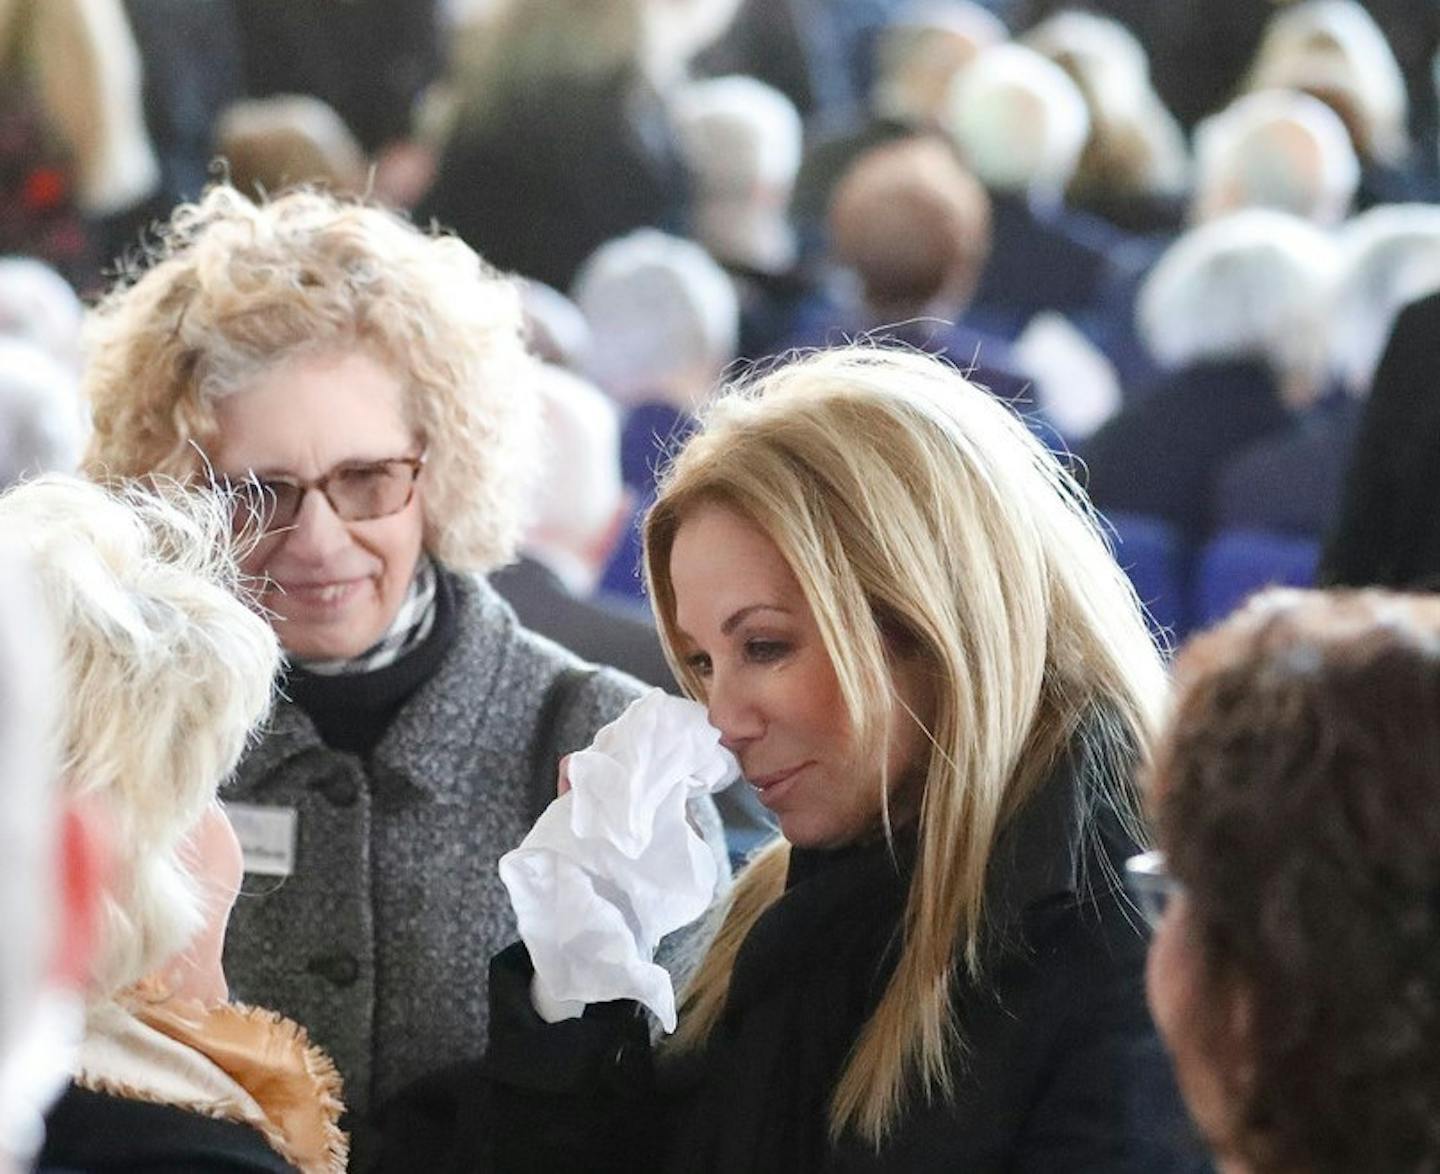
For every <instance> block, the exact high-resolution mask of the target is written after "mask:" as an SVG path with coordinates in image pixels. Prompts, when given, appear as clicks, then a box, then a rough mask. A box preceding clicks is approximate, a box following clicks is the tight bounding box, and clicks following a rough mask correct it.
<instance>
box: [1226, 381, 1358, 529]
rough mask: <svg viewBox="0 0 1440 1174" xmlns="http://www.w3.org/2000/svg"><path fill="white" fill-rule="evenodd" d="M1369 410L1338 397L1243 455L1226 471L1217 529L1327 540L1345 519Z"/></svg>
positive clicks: (1247, 450) (1342, 395) (1350, 400)
mask: <svg viewBox="0 0 1440 1174" xmlns="http://www.w3.org/2000/svg"><path fill="white" fill-rule="evenodd" d="M1362 410H1363V405H1362V404H1361V403H1360V402H1359V401H1357V400H1355V399H1353V398H1351V397H1350V396H1348V395H1346V394H1344V393H1339V394H1336V395H1333V396H1331V397H1329V398H1328V399H1327V400H1325V401H1324V402H1322V403H1319V404H1316V405H1315V407H1314V408H1313V409H1311V410H1310V411H1309V412H1306V413H1305V414H1304V415H1303V416H1301V417H1300V418H1299V419H1297V420H1295V421H1294V423H1292V424H1290V425H1288V426H1287V427H1286V428H1284V429H1283V430H1282V431H1280V432H1277V433H1275V434H1274V435H1273V436H1271V437H1269V438H1267V439H1265V440H1262V441H1260V442H1259V443H1258V444H1252V445H1251V446H1250V447H1249V448H1247V449H1245V450H1244V451H1242V452H1241V453H1240V455H1239V456H1237V457H1235V459H1234V460H1232V461H1230V462H1229V464H1227V465H1226V466H1225V467H1224V469H1223V470H1222V471H1221V474H1220V482H1219V488H1218V490H1217V492H1216V498H1215V524H1216V528H1217V529H1221V530H1230V529H1254V530H1271V531H1275V532H1276V533H1281V534H1295V535H1299V536H1301V537H1304V538H1313V539H1315V540H1316V541H1317V542H1318V541H1320V540H1321V539H1322V538H1324V536H1325V535H1326V533H1328V531H1329V530H1330V527H1331V526H1332V525H1334V523H1335V519H1336V516H1337V515H1338V513H1339V508H1340V491H1341V488H1342V486H1343V484H1344V480H1345V469H1346V466H1347V465H1348V464H1349V461H1350V450H1351V448H1352V446H1353V445H1354V443H1355V433H1356V430H1357V429H1358V427H1359V424H1360V414H1361V412H1362Z"/></svg>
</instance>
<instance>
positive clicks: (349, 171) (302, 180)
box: [215, 94, 369, 199]
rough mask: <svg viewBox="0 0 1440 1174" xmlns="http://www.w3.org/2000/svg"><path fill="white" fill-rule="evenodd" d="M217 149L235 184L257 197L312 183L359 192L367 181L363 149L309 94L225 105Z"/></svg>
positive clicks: (338, 192) (328, 109) (338, 190)
mask: <svg viewBox="0 0 1440 1174" xmlns="http://www.w3.org/2000/svg"><path fill="white" fill-rule="evenodd" d="M215 150H216V153H217V154H218V156H219V158H220V159H221V160H223V161H224V162H225V163H226V164H227V165H228V168H229V177H230V183H231V184H232V185H233V186H234V187H235V189H236V190H237V191H241V192H244V193H245V194H246V195H247V196H250V197H251V198H252V199H262V198H264V197H265V196H267V195H274V194H276V193H278V192H281V191H284V190H285V189H286V188H287V187H294V186H296V185H298V184H308V185H311V186H314V187H321V188H324V189H326V190H327V191H331V192H334V193H335V194H336V195H341V196H344V195H350V196H358V195H361V194H363V193H364V190H365V186H366V183H367V181H368V170H369V168H368V166H367V164H366V160H365V155H364V152H362V151H361V149H360V144H359V143H358V142H357V141H356V139H355V136H354V135H353V134H351V133H350V128H349V127H347V126H346V125H345V123H344V122H343V121H342V120H341V118H340V116H339V115H338V114H336V113H335V110H334V109H333V108H332V107H331V106H330V105H329V104H327V103H325V102H323V101H321V100H320V99H319V98H315V97H311V96H309V95H307V94H280V95H276V96H275V97H273V98H250V99H246V100H245V101H242V102H236V103H235V104H234V105H232V106H228V107H226V109H225V110H224V111H223V112H222V113H221V115H220V119H219V121H218V123H217V124H216V128H215Z"/></svg>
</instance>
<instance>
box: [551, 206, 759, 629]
mask: <svg viewBox="0 0 1440 1174" xmlns="http://www.w3.org/2000/svg"><path fill="white" fill-rule="evenodd" d="M572 293H573V295H574V298H575V303H576V305H578V306H579V307H580V310H581V312H582V313H583V314H584V315H585V320H586V321H587V322H588V323H589V324H590V332H591V340H592V341H591V352H590V360H589V363H588V365H587V368H586V374H587V375H588V376H589V377H590V378H591V379H593V380H594V381H595V383H596V384H597V385H598V386H599V387H600V388H601V389H602V390H603V391H604V392H605V393H606V394H607V395H609V396H610V397H611V398H612V399H613V400H615V402H616V403H617V404H619V405H620V407H621V408H622V410H623V413H624V414H623V418H622V421H621V441H620V453H621V458H620V459H621V472H622V475H623V477H624V480H625V484H626V485H627V486H628V487H629V489H630V490H631V491H632V494H633V496H634V506H633V512H632V517H633V518H635V519H638V518H639V517H640V516H641V515H642V514H643V513H644V511H645V509H646V508H647V507H648V505H649V503H650V501H651V500H652V499H653V497H654V493H655V479H656V476H657V474H658V472H659V469H660V468H661V466H662V465H663V464H664V463H665V461H666V460H667V459H668V456H669V453H670V452H672V451H673V449H674V448H676V447H678V445H679V444H680V443H681V442H682V441H683V440H684V439H685V438H686V437H687V436H688V435H689V434H690V432H691V430H692V429H693V427H694V419H695V414H696V412H698V411H699V409H700V407H701V405H702V404H703V403H704V402H705V401H706V400H707V399H708V398H709V396H710V395H711V393H712V392H713V391H714V390H715V386H716V384H717V382H718V380H719V378H720V375H721V372H723V371H724V370H725V368H726V367H727V366H728V365H729V364H730V363H731V362H733V361H734V359H735V355H736V349H737V347H738V346H739V341H740V303H739V299H738V297H737V296H736V292H735V286H734V284H733V283H732V282H731V280H730V277H729V275H728V274H726V272H725V271H724V270H723V269H722V268H720V266H719V265H718V264H717V263H716V262H715V261H714V260H713V259H712V258H711V257H710V255H709V254H708V253H706V252H705V250H704V249H702V248H701V247H700V246H699V245H697V244H695V243H694V242H693V241H687V240H683V239H681V238H679V237H673V236H667V235H666V234H664V233H661V232H657V231H655V230H653V229H638V230H636V231H635V232H632V233H630V234H629V235H628V236H624V237H620V238H619V239H617V240H613V241H610V242H608V243H607V244H605V245H602V246H601V247H600V248H599V249H597V250H596V251H595V253H594V254H593V255H592V256H591V257H590V258H589V259H588V260H587V261H586V262H585V265H584V267H583V268H582V269H581V271H580V274H579V276H578V277H577V278H576V280H575V286H574V289H573V290H572ZM601 585H602V587H603V589H604V590H605V591H607V592H612V593H614V594H617V595H620V596H623V597H628V598H631V599H635V600H639V599H640V598H641V596H642V591H641V574H640V535H639V530H638V529H637V527H636V526H635V525H634V524H629V525H627V526H625V528H624V530H623V531H622V533H621V537H620V544H619V546H618V547H617V548H616V550H615V554H614V556H613V557H612V559H611V562H610V565H609V567H608V568H607V569H606V571H605V575H604V578H603V579H602V581H601Z"/></svg>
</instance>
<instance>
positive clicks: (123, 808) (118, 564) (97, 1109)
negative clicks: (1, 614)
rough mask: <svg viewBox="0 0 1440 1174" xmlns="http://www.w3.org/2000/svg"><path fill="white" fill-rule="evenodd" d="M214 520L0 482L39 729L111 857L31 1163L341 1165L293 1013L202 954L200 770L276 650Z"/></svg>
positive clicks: (222, 754) (215, 905)
mask: <svg viewBox="0 0 1440 1174" xmlns="http://www.w3.org/2000/svg"><path fill="white" fill-rule="evenodd" d="M229 528H230V522H229V514H228V511H226V510H225V509H223V508H222V507H221V506H220V505H219V504H218V503H215V502H213V501H207V500H206V499H204V498H191V499H186V500H179V499H176V500H170V501H165V500H159V499H145V498H142V497H141V496H140V495H138V494H133V495H128V496H127V497H124V498H116V497H112V496H110V495H108V494H107V493H106V492H105V491H103V490H101V489H99V488H97V487H95V486H93V485H88V484H86V483H84V482H80V481H75V480H72V479H69V478H63V477H58V476H50V477H45V478H42V479H40V480H37V481H32V482H30V483H28V484H26V485H22V486H20V487H19V488H17V489H13V490H11V491H10V492H8V493H6V494H5V495H4V496H0V545H3V546H4V548H5V549H7V550H14V551H17V552H19V553H20V554H21V555H22V556H24V557H25V558H26V559H27V561H28V562H29V564H30V565H31V567H32V568H33V571H34V576H35V579H36V582H37V585H38V588H39V592H40V597H41V598H42V599H43V601H44V603H45V605H46V610H47V612H48V613H49V619H50V620H51V621H52V624H53V629H54V631H55V632H56V633H58V634H60V635H61V636H62V637H63V638H62V639H61V640H59V641H58V642H57V645H58V655H57V658H56V672H57V678H58V680H57V688H56V691H55V692H56V697H57V698H58V702H59V703H58V705H57V706H56V707H55V710H56V712H55V713H54V715H53V718H52V719H51V721H50V723H49V725H50V728H49V729H48V730H47V731H46V733H47V736H48V739H49V740H50V742H51V744H52V745H53V746H54V747H55V749H56V751H57V753H58V755H59V760H60V762H61V764H62V770H63V781H62V783H61V785H62V786H63V787H64V788H65V790H66V792H67V794H68V796H69V797H70V798H71V799H72V800H74V801H77V802H83V803H85V804H87V805H88V806H89V809H90V810H91V812H92V813H93V814H94V815H95V817H96V823H97V825H98V826H99V827H101V828H103V830H104V832H105V833H106V844H107V847H108V853H107V855H108V856H109V861H110V867H109V870H108V874H107V875H106V879H105V882H104V891H103V896H102V898H101V901H100V905H99V910H98V917H97V922H96V925H95V945H94V955H93V959H92V961H91V963H90V966H89V973H88V980H89V981H88V985H87V987H86V992H85V994H86V1000H85V1030H84V1038H83V1040H82V1041H81V1043H80V1045H79V1048H78V1050H77V1051H76V1053H75V1055H74V1057H73V1063H72V1065H71V1076H72V1083H71V1085H70V1088H69V1090H68V1091H67V1092H66V1094H65V1095H64V1096H63V1097H62V1098H61V1099H60V1101H59V1103H58V1104H57V1105H56V1106H55V1108H54V1109H53V1110H52V1111H51V1113H50V1115H49V1118H48V1126H47V1133H48V1136H47V1140H46V1145H45V1149H44V1151H43V1152H42V1154H41V1157H40V1164H41V1167H42V1168H43V1169H47V1170H48V1169H65V1170H101V1169H104V1170H114V1169H126V1170H182V1169H183V1170H193V1171H221V1170H223V1171H231V1172H234V1171H281V1170H291V1169H297V1168H298V1169H299V1170H301V1171H304V1172H306V1174H338V1172H339V1171H342V1170H344V1169H345V1158H346V1149H347V1146H346V1139H345V1135H344V1134H343V1133H342V1132H341V1130H340V1128H339V1124H338V1119H339V1116H340V1111H341V1104H340V1099H339V1096H340V1083H339V1080H338V1078H337V1076H336V1073H335V1069H334V1066H333V1065H332V1064H331V1063H330V1061H329V1059H328V1058H326V1057H325V1056H324V1055H323V1054H322V1053H320V1052H319V1051H318V1050H317V1049H315V1048H313V1047H311V1046H310V1045H309V1043H308V1041H307V1038H306V1035H305V1032H304V1031H303V1030H302V1029H301V1028H300V1027H297V1026H296V1025H295V1024H294V1023H292V1022H290V1021H288V1020H284V1019H281V1018H280V1017H279V1016H277V1015H275V1014H273V1013H272V1012H269V1011H263V1010H256V1009H253V1008H249V1007H243V1006H238V1005H236V1004H233V1003H230V1002H229V1001H228V988H227V982H226V977H225V972H224V969H223V967H222V965H221V947H222V944H223V942H224V938H225V932H226V925H227V921H228V918H229V914H230V909H231V906H232V905H233V904H234V902H235V899H236V896H237V894H238V892H239V888H240V853H239V848H238V845H237V844H236V840H235V833H234V831H233V830H232V828H231V825H230V822H229V820H228V818H227V816H226V813H225V811H224V810H223V809H222V808H221V807H220V806H219V805H218V804H217V802H216V788H217V787H218V785H219V784H220V782H221V781H222V780H223V779H224V778H225V777H226V776H227V775H228V774H229V773H230V771H231V770H232V769H233V767H234V765H235V762H236V760H237V759H238V758H239V756H240V753H241V751H242V750H243V749H244V748H245V744H246V742H247V740H248V738H249V736H250V735H251V733H252V731H253V730H254V728H255V726H256V724H257V723H258V722H259V721H260V719H261V718H262V717H263V716H264V715H265V714H266V712H267V711H268V709H269V705H270V700H271V696H272V689H273V680H274V674H275V667H276V664H277V662H278V660H279V650H278V647H277V645H276V641H275V636H274V633H273V632H272V631H271V630H270V628H269V626H268V625H267V624H266V623H265V622H264V621H263V620H262V619H260V618H259V617H258V616H256V615H255V614H254V613H253V612H252V611H251V610H250V609H249V608H248V607H246V606H245V604H244V603H242V602H241V601H240V599H239V598H237V596H236V594H235V590H236V588H237V587H238V584H239V575H238V573H237V569H236V567H235V564H234V561H233V559H232V558H231V556H230V554H229V553H228V551H229V544H228V536H229ZM74 883H77V884H78V883H82V882H81V881H79V880H78V878H77V879H76V880H75V882H74Z"/></svg>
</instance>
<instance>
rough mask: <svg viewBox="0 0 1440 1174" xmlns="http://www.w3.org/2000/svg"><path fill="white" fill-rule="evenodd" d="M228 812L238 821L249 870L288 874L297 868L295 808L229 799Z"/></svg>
mask: <svg viewBox="0 0 1440 1174" xmlns="http://www.w3.org/2000/svg"><path fill="white" fill-rule="evenodd" d="M225 812H226V814H227V815H229V816H230V822H231V823H232V824H234V825H235V836H236V838H237V839H238V840H239V841H240V851H241V853H242V854H243V855H244V857H245V871H246V872H249V873H254V874H255V875H256V876H289V875H290V874H291V873H292V872H294V871H295V829H296V828H297V827H298V826H299V824H300V814H299V812H297V811H296V810H295V808H293V807H257V806H255V805H254V804H253V803H227V804H225Z"/></svg>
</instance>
